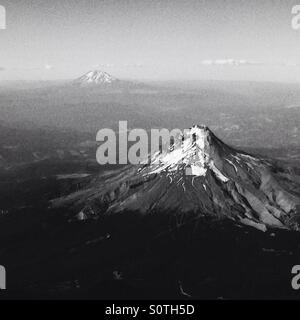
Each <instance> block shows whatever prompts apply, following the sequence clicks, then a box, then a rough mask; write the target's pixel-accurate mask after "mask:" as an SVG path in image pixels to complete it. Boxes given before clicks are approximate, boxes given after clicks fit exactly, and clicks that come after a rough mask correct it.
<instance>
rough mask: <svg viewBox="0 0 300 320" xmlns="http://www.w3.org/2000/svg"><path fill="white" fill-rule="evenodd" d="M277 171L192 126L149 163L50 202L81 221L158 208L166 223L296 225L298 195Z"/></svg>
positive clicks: (153, 212) (151, 211)
mask: <svg viewBox="0 0 300 320" xmlns="http://www.w3.org/2000/svg"><path fill="white" fill-rule="evenodd" d="M279 171H280V169H279V168H277V167H276V166H275V165H274V164H273V163H272V162H271V161H270V160H267V159H263V158H259V157H254V156H251V155H249V154H247V153H245V152H242V151H237V150H235V149H233V148H231V147H229V146H227V145H226V144H224V143H223V142H222V141H221V140H220V139H218V138H217V137H216V136H215V135H214V134H213V133H212V132H211V131H210V130H209V129H208V128H207V127H205V126H200V127H199V126H194V127H192V128H191V129H189V130H188V131H187V132H186V134H185V136H184V137H178V138H177V139H175V141H174V143H173V145H171V147H170V148H169V149H168V150H165V151H163V152H157V153H156V154H154V155H153V156H152V157H151V160H150V162H148V163H146V164H144V165H139V166H128V167H126V168H125V169H121V170H119V171H115V172H113V173H106V174H104V175H102V176H99V177H97V178H95V179H94V180H92V181H91V182H90V183H89V184H88V185H87V186H86V187H85V188H83V189H82V190H79V191H76V192H75V193H71V194H69V195H67V196H64V197H62V198H58V199H55V200H53V201H52V205H53V206H54V207H70V206H71V208H73V210H74V212H75V214H76V217H77V218H78V219H80V220H85V219H88V218H99V217H101V216H103V215H109V214H120V213H124V212H128V211H130V212H135V213H137V214H140V215H143V216H144V215H150V216H152V215H159V214H161V215H164V216H167V217H168V219H167V221H168V222H167V224H168V223H171V224H172V225H173V224H175V225H182V224H184V223H186V222H188V221H190V220H194V219H197V218H201V217H211V218H216V217H217V218H218V219H230V220H233V221H236V222H238V223H241V224H244V225H250V226H253V227H255V228H257V229H259V230H263V231H266V229H267V228H284V229H292V230H299V222H300V219H299V204H300V197H299V194H297V193H296V192H293V190H291V188H290V187H289V188H287V187H286V185H287V181H289V179H290V185H293V184H294V183H295V182H293V181H292V178H291V177H289V175H285V176H284V177H283V176H280V175H279V174H278V172H279ZM298 187H299V186H298ZM170 221H171V222H170ZM167 226H168V225H166V227H167Z"/></svg>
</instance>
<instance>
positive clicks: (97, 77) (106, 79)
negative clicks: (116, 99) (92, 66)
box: [76, 70, 119, 85]
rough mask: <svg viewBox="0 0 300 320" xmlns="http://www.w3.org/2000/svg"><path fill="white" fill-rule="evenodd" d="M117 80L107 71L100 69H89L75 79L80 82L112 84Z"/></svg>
mask: <svg viewBox="0 0 300 320" xmlns="http://www.w3.org/2000/svg"><path fill="white" fill-rule="evenodd" d="M118 81H119V80H118V79H117V78H115V77H113V76H111V75H110V74H108V73H107V72H104V71H101V70H94V71H89V72H87V73H86V74H84V75H83V76H81V77H80V78H78V79H76V82H77V83H80V84H98V85H99V84H100V85H101V84H112V83H115V82H118Z"/></svg>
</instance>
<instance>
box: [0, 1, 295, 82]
mask: <svg viewBox="0 0 300 320" xmlns="http://www.w3.org/2000/svg"><path fill="white" fill-rule="evenodd" d="M296 4H300V0H299V1H298V2H297V0H295V1H289V0H267V1H266V0H264V1H262V0H257V1H256V0H247V1H244V0H240V1H238V0H218V1H217V0H209V1H201V0H186V1H183V0H178V1H177V0H170V1H169V0H161V1H157V0H118V1H117V0H106V1H104V0H103V1H101V0H97V1H96V0H51V1H50V0H47V1H46V0H0V5H3V6H5V7H6V13H7V29H6V30H0V70H1V71H0V79H11V80H14V79H42V80H46V79H63V78H76V77H78V76H80V75H81V74H82V73H85V72H87V71H88V70H90V69H95V68H98V69H103V70H105V71H107V72H109V73H111V74H113V75H114V76H117V77H121V78H136V79H153V80H164V79H184V80H187V79H190V80H193V79H220V80H224V79H230V80H258V81H259V80H268V81H289V82H299V83H300V30H298V31H296V30H293V29H292V27H291V19H292V14H291V10H292V7H293V6H294V5H296Z"/></svg>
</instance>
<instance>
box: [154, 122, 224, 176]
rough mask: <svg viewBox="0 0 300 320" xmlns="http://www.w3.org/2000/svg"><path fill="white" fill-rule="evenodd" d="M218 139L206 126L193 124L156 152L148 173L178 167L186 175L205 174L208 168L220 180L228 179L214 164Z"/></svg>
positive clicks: (171, 170)
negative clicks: (169, 145) (166, 148)
mask: <svg viewBox="0 0 300 320" xmlns="http://www.w3.org/2000/svg"><path fill="white" fill-rule="evenodd" d="M217 140H218V139H217V138H216V137H215V136H214V134H213V133H212V132H211V131H210V130H209V128H208V127H206V126H203V125H202V126H198V125H196V126H193V127H191V128H190V129H188V130H185V132H184V136H183V137H179V139H177V140H176V141H175V142H174V145H172V146H171V148H169V149H168V150H165V151H164V152H162V153H159V152H158V153H156V154H155V155H154V156H153V157H152V159H151V171H150V173H159V172H163V171H167V172H169V173H172V172H177V171H178V170H179V169H180V168H183V169H184V170H185V171H186V174H187V175H191V176H205V174H206V172H207V170H208V169H211V170H212V171H214V173H215V174H216V175H218V176H219V177H220V178H221V180H223V181H224V182H226V181H228V178H226V177H225V176H224V175H223V174H222V173H221V172H220V171H219V170H218V169H217V167H216V166H215V164H214V154H215V152H214V149H216V148H218V146H217V144H218V141H217Z"/></svg>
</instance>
